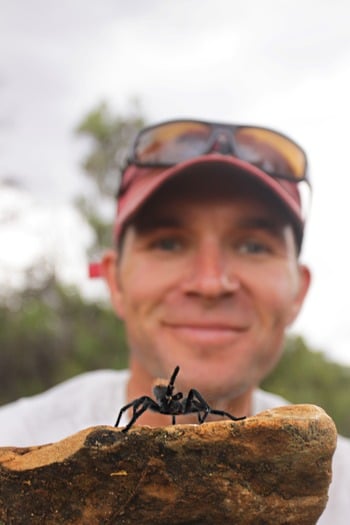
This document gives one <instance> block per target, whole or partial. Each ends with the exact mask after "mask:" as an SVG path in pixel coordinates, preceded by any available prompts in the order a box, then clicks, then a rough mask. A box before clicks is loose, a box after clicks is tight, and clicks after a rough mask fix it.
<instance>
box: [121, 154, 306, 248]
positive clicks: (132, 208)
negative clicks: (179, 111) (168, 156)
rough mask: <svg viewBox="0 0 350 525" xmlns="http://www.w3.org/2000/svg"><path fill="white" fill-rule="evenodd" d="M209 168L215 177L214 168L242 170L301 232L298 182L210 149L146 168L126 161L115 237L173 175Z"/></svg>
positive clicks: (233, 170)
mask: <svg viewBox="0 0 350 525" xmlns="http://www.w3.org/2000/svg"><path fill="white" fill-rule="evenodd" d="M208 167H212V168H213V174H215V176H216V177H217V173H218V170H220V169H221V170H222V169H224V170H225V172H226V173H227V172H230V171H232V174H233V175H235V174H237V173H241V174H245V175H247V176H248V177H250V178H251V179H252V180H254V179H255V180H256V181H257V182H258V183H260V184H261V185H262V186H264V187H266V188H267V189H268V190H269V191H270V192H271V194H273V195H274V196H275V197H277V198H278V200H279V201H280V202H281V203H282V204H283V205H284V207H285V208H286V209H287V211H288V212H289V213H290V216H291V219H292V220H293V222H294V224H295V225H296V226H297V228H298V229H299V230H300V231H301V232H302V230H303V227H304V216H303V209H302V199H301V195H300V192H299V188H298V183H294V182H291V181H289V180H285V179H277V178H274V177H271V176H270V175H268V174H267V173H265V172H264V171H262V170H261V169H259V168H257V167H256V166H254V165H252V164H250V163H248V162H246V161H243V160H241V159H238V158H237V157H234V156H232V155H222V154H218V153H211V154H207V155H202V156H199V157H195V158H193V159H191V160H188V161H185V162H182V163H179V164H175V165H174V166H171V167H167V168H164V167H163V168H159V167H157V168H149V167H140V166H137V165H134V164H132V165H130V166H129V167H128V168H127V169H126V171H125V173H124V176H123V182H122V188H121V191H120V194H119V197H118V204H117V213H116V219H115V225H114V233H115V238H116V239H118V238H119V236H120V234H121V232H122V231H123V228H124V227H125V225H126V224H127V223H128V222H129V221H130V220H131V219H132V218H133V217H134V216H135V215H136V214H137V212H138V211H139V210H140V209H141V207H142V206H143V205H144V204H145V202H146V201H147V200H148V199H149V198H150V197H151V196H153V195H154V193H155V192H156V191H157V190H158V189H159V188H160V187H161V186H162V185H163V184H165V183H166V182H167V181H169V180H170V179H172V178H173V177H176V176H177V175H182V174H183V175H184V174H188V175H190V174H191V172H192V173H193V172H195V171H196V172H198V170H199V169H204V168H205V169H206V170H207V169H208Z"/></svg>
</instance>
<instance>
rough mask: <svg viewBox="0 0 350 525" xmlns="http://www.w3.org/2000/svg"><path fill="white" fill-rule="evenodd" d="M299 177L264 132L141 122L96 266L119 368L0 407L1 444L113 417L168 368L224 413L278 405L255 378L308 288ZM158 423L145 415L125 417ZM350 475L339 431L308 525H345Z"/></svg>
mask: <svg viewBox="0 0 350 525" xmlns="http://www.w3.org/2000/svg"><path fill="white" fill-rule="evenodd" d="M307 183H308V177H307V160H306V156H305V153H304V152H303V150H302V149H301V148H300V147H299V146H298V145H297V144H295V143H294V142H293V141H291V140H290V139H289V138H287V137H285V136H284V135H281V134H280V133H277V132H275V131H273V130H269V129H265V128H257V127H250V126H230V125H223V124H213V123H204V122H198V121H188V120H187V121H172V122H167V123H162V124H159V125H156V126H152V127H149V128H145V129H144V130H142V131H141V132H140V134H139V135H138V137H137V138H136V141H135V143H134V145H133V148H132V151H131V155H130V158H129V163H128V166H127V167H126V169H125V171H124V174H123V179H122V182H121V188H120V192H119V196H118V212H117V217H116V223H115V242H116V250H113V251H109V252H107V253H106V255H105V256H104V258H103V261H102V263H101V274H102V275H103V277H104V278H105V280H106V282H107V284H108V287H109V290H110V294H111V300H112V305H113V307H114V309H115V311H116V313H117V315H118V316H120V317H121V318H122V319H123V320H124V322H125V328H126V333H127V337H128V342H129V346H130V366H129V372H125V371H123V372H114V371H99V372H93V373H89V374H84V375H83V376H80V377H78V378H75V379H73V380H70V381H68V382H66V383H64V384H63V385H59V386H58V387H56V388H54V389H51V390H50V391H48V392H46V393H44V394H42V395H40V396H36V397H34V398H32V399H27V400H20V401H19V402H16V403H13V404H11V405H8V406H7V407H4V408H2V409H0V423H2V424H1V428H2V431H3V432H2V437H1V440H2V443H3V444H12V445H28V444H35V443H43V442H45V441H53V440H57V439H60V438H62V437H64V436H66V435H68V434H71V433H73V432H75V431H77V430H79V429H81V428H84V427H86V426H90V425H96V424H113V423H114V421H115V418H116V415H117V413H118V411H119V410H120V408H121V407H122V406H124V405H125V404H126V403H127V402H130V401H132V400H133V399H135V398H137V397H140V396H142V395H145V394H150V393H151V389H152V384H153V382H154V380H155V379H156V378H157V377H163V378H169V377H170V374H171V373H172V371H173V370H174V368H175V366H177V365H179V366H180V373H179V375H178V377H177V380H176V387H177V388H178V389H179V390H181V391H184V392H187V391H188V390H189V389H190V388H196V389H197V390H198V391H199V392H201V394H202V395H203V397H204V398H205V399H206V400H207V401H208V403H209V405H210V406H212V407H214V408H215V409H217V410H223V411H225V412H229V413H231V414H233V415H234V416H236V417H240V416H244V415H247V416H249V415H252V414H255V413H257V412H260V411H262V410H265V409H267V408H272V407H274V406H278V405H281V404H285V403H286V401H284V400H283V399H281V398H278V397H277V396H274V395H271V394H267V393H264V392H262V391H260V390H259V389H258V385H259V383H260V382H261V380H262V379H263V378H264V377H265V376H266V375H267V374H268V372H270V370H271V369H272V368H273V367H274V366H275V364H276V363H277V361H278V359H279V358H280V355H281V351H282V345H283V339H284V334H285V330H286V328H287V327H288V326H289V325H290V324H291V323H292V322H293V321H294V319H295V318H296V316H297V315H298V313H299V311H300V309H301V307H302V304H303V300H304V298H305V295H306V293H307V290H308V287H309V283H310V272H309V270H308V268H307V267H306V266H305V265H303V264H302V263H301V262H300V260H299V253H300V248H301V242H302V236H303V229H304V216H303V210H302V196H301V191H300V186H301V185H302V184H307ZM129 419H130V414H126V413H125V414H124V417H123V420H122V424H123V425H124V424H126V423H127V421H128V420H129ZM191 421H192V422H195V421H196V418H195V417H194V416H188V415H186V416H182V418H181V417H179V418H178V420H177V422H178V423H181V422H187V423H188V422H191ZM168 423H169V416H164V415H161V414H158V413H154V412H150V411H146V412H145V413H144V414H143V415H142V416H141V417H140V419H139V420H138V421H137V424H148V425H164V424H168ZM349 472H350V443H349V441H348V440H345V439H340V440H339V446H338V450H337V453H336V456H335V461H334V482H333V484H332V487H331V497H330V503H329V505H328V507H327V510H326V512H325V514H324V515H323V517H322V519H321V520H320V523H323V524H325V523H331V520H332V522H333V523H337V524H341V523H344V524H345V520H346V519H347V518H346V514H347V513H346V511H350V497H349V495H348V491H349V488H348V487H349V482H350V474H349Z"/></svg>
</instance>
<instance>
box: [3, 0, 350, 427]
mask: <svg viewBox="0 0 350 525" xmlns="http://www.w3.org/2000/svg"><path fill="white" fill-rule="evenodd" d="M0 13H1V16H0V49H1V53H0V247H1V248H0V404H1V403H6V402H9V401H11V400H14V399H16V398H18V397H20V396H24V395H31V394H34V393H36V392H40V391H41V390H43V389H45V388H48V387H50V386H51V385H53V384H56V383H57V382H59V381H62V380H64V379H66V378H68V377H71V376H73V375H75V374H77V373H80V372H82V371H85V370H91V369H95V368H110V367H113V368H120V367H124V366H126V364H127V350H126V344H125V338H124V333H123V329H122V326H121V324H120V323H119V322H118V321H117V320H116V319H115V317H114V314H113V313H112V312H111V310H110V308H109V304H108V297H107V294H106V289H105V287H104V285H103V283H102V282H100V281H99V280H89V278H88V273H87V268H88V263H89V261H93V260H98V258H99V256H100V255H101V253H103V250H104V249H105V248H106V247H109V246H110V245H111V224H112V222H113V217H114V206H115V202H114V194H115V191H116V189H117V187H118V177H119V168H120V164H121V162H122V160H123V158H124V156H125V147H126V144H127V143H128V141H129V139H130V137H132V136H134V134H135V132H136V130H137V129H139V127H140V126H142V125H143V124H147V123H153V122H155V121H159V120H162V119H169V118H177V117H194V118H200V119H209V120H210V119H212V120H216V121H220V120H221V121H227V122H237V123H251V124H257V125H262V126H268V127H272V128H276V129H278V130H280V131H282V132H284V133H286V134H288V135H289V136H291V137H292V138H294V139H295V140H296V141H297V142H299V143H300V144H301V145H302V146H303V147H304V148H305V149H306V151H307V153H308V156H309V160H310V172H311V179H312V182H313V188H314V189H313V195H312V202H311V208H310V213H309V220H308V226H307V230H306V236H305V244H304V249H303V254H302V258H303V260H304V261H305V262H306V263H307V264H308V265H309V266H310V267H311V270H312V272H313V285H312V288H311V291H310V294H309V297H308V299H307V301H306V304H305V307H304V309H303V311H302V314H301V316H300V319H299V320H298V321H297V323H296V324H295V325H294V327H293V328H292V329H291V332H290V334H289V337H288V340H287V341H286V350H285V354H284V357H283V359H282V361H281V364H280V366H279V367H278V368H277V370H276V371H275V372H274V373H273V375H272V376H271V377H270V378H268V379H267V380H266V382H265V384H264V387H265V388H267V389H270V390H273V391H275V392H277V393H280V394H282V395H284V396H285V397H287V398H288V399H290V400H291V401H293V402H312V403H317V404H319V405H321V406H323V407H324V408H325V409H326V410H327V411H328V412H329V413H330V415H332V416H333V418H334V419H335V421H336V423H337V425H338V429H339V430H340V431H341V432H342V433H343V434H346V435H350V410H349V405H350V403H349V400H350V350H349V348H350V323H349V317H350V314H349V311H350V308H349V306H350V304H349V303H350V294H349V289H350V285H349V278H348V274H349V270H348V269H349V267H350V246H349V242H348V241H347V239H348V233H347V227H348V225H349V224H350V206H349V204H348V200H349V197H348V191H349V188H350V177H349V175H348V171H349V165H348V151H349V145H348V141H349V135H350V134H349V121H350V104H349V92H350V32H349V24H350V4H349V2H348V1H347V0H332V2H331V1H330V0H318V2H317V3H315V2H314V1H313V0H295V1H294V2H289V1H287V0H264V2H261V1H260V0H250V1H249V2H247V1H246V0H215V2H214V1H213V0H177V1H176V2H164V1H161V0H148V1H147V2H144V1H142V0H129V1H128V2H121V1H120V0H61V1H60V2H54V1H51V2H48V1H47V0H27V1H26V2H23V1H20V0H0Z"/></svg>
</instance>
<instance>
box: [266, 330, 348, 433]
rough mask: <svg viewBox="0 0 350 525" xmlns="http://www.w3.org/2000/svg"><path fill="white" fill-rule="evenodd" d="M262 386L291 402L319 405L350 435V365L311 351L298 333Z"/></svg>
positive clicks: (286, 346)
mask: <svg viewBox="0 0 350 525" xmlns="http://www.w3.org/2000/svg"><path fill="white" fill-rule="evenodd" d="M262 387H263V388H264V389H265V390H269V391H270V392H274V393H276V394H279V395H281V396H283V397H284V398H286V399H288V400H289V401H291V402H292V403H312V404H315V405H318V406H320V407H322V408H323V409H324V410H325V411H326V412H327V413H328V414H329V415H330V416H331V417H332V418H333V419H334V421H335V423H336V425H337V428H338V432H339V433H340V434H343V435H345V436H350V409H349V408H350V367H346V366H342V365H340V364H338V363H334V362H331V361H329V360H327V358H326V357H325V356H324V354H323V353H321V352H315V351H311V350H310V348H308V347H307V345H306V343H305V341H304V340H303V339H302V338H301V337H290V338H288V339H287V341H286V345H285V350H284V353H283V356H282V359H281V361H280V363H279V364H278V366H277V368H275V370H274V371H273V372H272V374H271V375H270V376H269V377H268V378H266V380H265V381H264V382H263V384H262Z"/></svg>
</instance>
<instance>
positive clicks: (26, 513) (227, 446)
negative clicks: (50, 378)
mask: <svg viewBox="0 0 350 525" xmlns="http://www.w3.org/2000/svg"><path fill="white" fill-rule="evenodd" d="M335 445H336V430H335V426H334V423H333V422H332V420H331V419H330V418H329V417H328V416H327V414H326V413H325V412H324V411H323V410H322V409H320V408H318V407H316V406H313V405H292V406H286V407H281V408H276V409H273V410H268V411H266V412H262V413H261V414H259V415H257V416H254V417H250V418H247V419H246V420H243V421H238V422H232V421H220V422H214V423H205V424H203V425H201V426H198V425H175V426H167V427H159V428H150V427H133V428H131V429H130V431H129V432H128V433H123V432H121V431H120V430H119V429H115V428H113V427H108V426H99V427H92V428H88V429H86V430H83V431H81V432H79V433H77V434H75V435H73V436H70V437H68V438H67V439H64V440H63V441H60V442H58V443H54V444H50V445H43V446H40V447H31V448H8V447H7V448H0V524H1V525H2V524H15V525H22V524H25V525H31V524H38V525H39V524H40V525H43V524H45V525H51V524H55V525H57V524H74V525H75V524H89V525H94V524H140V525H161V524H164V525H165V524H166V525H180V524H183V525H185V524H186V525H206V524H211V525H220V524H225V525H226V524H235V525H239V524H243V523H244V524H254V525H263V524H273V525H277V524H289V523H293V524H297V525H304V524H305V525H306V524H307V525H311V524H314V523H316V522H317V518H318V517H319V516H320V514H321V513H322V511H323V509H324V507H325V505H326V502H327V492H328V486H329V483H330V480H331V458H332V455H333V452H334V449H335Z"/></svg>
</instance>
